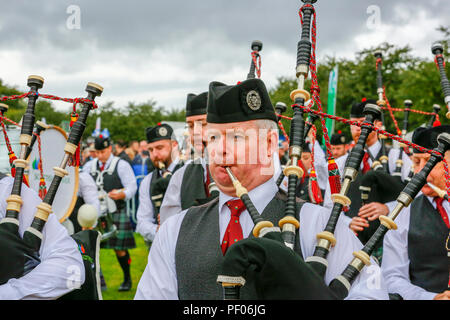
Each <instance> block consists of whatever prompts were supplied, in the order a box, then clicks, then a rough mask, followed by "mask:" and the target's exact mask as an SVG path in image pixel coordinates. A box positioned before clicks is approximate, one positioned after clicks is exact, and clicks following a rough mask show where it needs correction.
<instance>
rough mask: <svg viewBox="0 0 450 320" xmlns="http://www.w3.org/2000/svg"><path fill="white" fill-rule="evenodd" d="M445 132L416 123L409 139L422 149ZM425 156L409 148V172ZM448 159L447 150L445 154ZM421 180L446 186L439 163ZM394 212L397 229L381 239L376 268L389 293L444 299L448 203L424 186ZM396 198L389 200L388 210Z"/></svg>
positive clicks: (449, 246)
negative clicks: (391, 201)
mask: <svg viewBox="0 0 450 320" xmlns="http://www.w3.org/2000/svg"><path fill="white" fill-rule="evenodd" d="M442 132H447V133H450V126H449V125H444V126H438V127H431V128H423V127H419V128H417V129H416V130H415V131H414V134H413V137H412V142H413V143H415V144H418V145H420V146H422V147H424V148H427V149H434V148H435V147H436V146H437V140H436V138H437V136H438V135H439V134H440V133H442ZM429 158H430V154H428V153H423V152H421V151H419V150H416V149H414V154H413V155H412V160H413V163H414V172H415V173H417V172H419V171H420V170H422V168H423V167H424V166H425V164H426V163H427V161H428V159H429ZM445 160H446V161H447V163H448V162H450V151H447V152H446V153H445ZM427 182H428V183H431V184H433V185H435V186H437V187H438V188H440V189H442V190H446V189H447V188H446V185H445V168H444V161H441V162H439V163H438V164H437V165H436V166H435V167H434V168H433V170H432V171H431V172H430V174H429V175H428V177H427ZM421 191H422V194H419V195H418V196H417V197H416V198H415V199H414V200H413V202H412V203H411V204H410V205H409V206H408V207H407V208H404V209H403V210H402V211H401V212H400V214H399V215H398V217H397V219H396V220H395V223H396V224H397V226H398V229H397V230H392V231H389V232H388V233H387V234H386V237H385V238H384V245H383V263H382V271H383V274H384V275H385V279H386V283H387V286H388V291H389V293H393V294H394V293H395V294H398V295H400V296H401V297H402V298H403V299H405V300H431V299H434V300H450V290H449V288H450V277H449V261H450V243H449V235H450V223H449V217H450V216H449V214H450V205H449V203H448V201H447V200H444V199H442V198H440V197H438V194H437V193H436V192H435V191H434V190H433V189H432V188H431V187H430V186H429V185H428V184H425V186H424V187H423V188H422V190H421ZM395 204H396V202H394V203H389V205H388V207H389V209H390V210H392V209H393V208H394V207H395Z"/></svg>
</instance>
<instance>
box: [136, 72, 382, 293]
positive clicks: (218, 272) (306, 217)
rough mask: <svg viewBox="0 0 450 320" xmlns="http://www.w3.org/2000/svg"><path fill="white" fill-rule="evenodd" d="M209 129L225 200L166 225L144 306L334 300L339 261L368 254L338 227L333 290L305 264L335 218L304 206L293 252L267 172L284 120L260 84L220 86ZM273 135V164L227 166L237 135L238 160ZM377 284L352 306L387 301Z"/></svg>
mask: <svg viewBox="0 0 450 320" xmlns="http://www.w3.org/2000/svg"><path fill="white" fill-rule="evenodd" d="M250 91H253V92H256V93H257V95H258V97H259V101H261V104H260V105H259V108H254V105H251V107H250V106H249V104H248V102H247V100H246V99H243V97H244V98H245V97H246V96H247V94H248V92H250ZM250 103H251V102H250ZM207 121H208V148H207V149H208V156H209V164H210V170H211V175H212V177H213V178H214V181H215V183H216V185H217V186H218V188H219V196H218V197H217V198H215V199H214V200H212V201H210V202H209V203H206V204H203V205H200V206H196V207H191V208H190V209H187V210H184V211H182V212H181V213H179V214H176V215H174V216H172V217H170V218H169V219H167V220H166V221H165V222H164V223H163V224H162V225H161V227H160V228H159V231H158V232H157V233H156V237H155V239H154V241H153V243H152V247H151V249H150V253H149V257H148V265H147V267H146V269H145V271H144V273H143V275H142V277H141V280H140V282H139V285H138V288H137V291H136V296H135V299H138V300H141V299H175V300H178V299H180V300H184V299H194V300H195V299H216V300H220V299H224V298H227V299H228V298H237V297H239V298H241V299H248V298H251V299H285V298H289V299H302V298H304V299H308V298H309V299H334V296H333V294H332V292H331V291H330V290H329V289H328V287H327V281H331V279H332V278H333V277H334V275H336V276H337V275H338V272H340V271H341V270H338V269H340V268H339V267H338V266H337V261H340V259H342V257H345V256H347V257H349V258H350V257H351V252H352V250H359V249H360V248H361V244H360V243H359V241H358V240H357V239H356V238H355V237H354V236H353V235H352V233H351V231H350V230H349V229H348V228H347V227H346V226H345V225H344V224H342V223H339V222H338V225H337V227H336V228H337V230H338V232H337V233H336V234H337V240H338V242H337V245H336V247H335V248H334V250H333V252H332V253H331V254H330V256H329V260H330V268H329V269H328V270H327V275H326V277H325V279H326V280H325V281H324V280H323V279H322V278H320V277H319V276H317V275H316V273H315V272H314V271H313V270H312V269H311V268H310V267H309V266H308V265H307V264H306V263H305V262H304V260H303V258H302V257H304V256H310V255H312V254H313V250H314V246H315V243H316V233H318V232H320V231H322V227H323V226H324V225H325V223H326V220H327V217H328V216H329V212H328V210H327V209H325V208H323V207H320V206H316V205H313V204H310V203H304V202H298V201H295V203H294V206H295V208H294V216H295V217H296V220H297V221H301V226H300V229H299V230H300V232H296V235H295V238H294V246H293V247H294V250H292V249H290V248H289V247H287V246H286V245H285V240H284V239H283V238H282V235H281V232H280V231H281V230H280V228H279V227H278V222H279V220H280V219H282V218H284V217H285V214H284V211H285V208H286V206H287V196H286V194H284V193H283V192H280V191H279V189H278V187H277V186H276V181H275V179H274V178H273V170H272V174H269V175H261V172H260V169H261V168H262V167H263V166H269V167H270V164H271V162H272V161H273V159H272V156H271V155H272V154H273V153H272V152H271V150H270V149H271V148H275V147H276V146H277V144H278V141H277V140H278V134H277V127H276V124H277V118H276V116H275V112H274V108H273V106H272V104H271V102H270V99H269V97H268V93H267V89H266V87H265V85H264V83H263V82H262V81H261V80H259V79H249V80H244V81H242V82H240V83H239V84H237V85H225V84H223V83H219V82H212V83H210V87H209V95H208V111H207ZM269 125H270V126H272V128H273V129H272V130H269V132H268V136H267V137H265V138H264V139H267V140H268V141H267V144H266V145H267V148H269V150H267V152H266V153H265V154H266V155H267V157H269V158H268V159H266V158H264V159H259V160H258V162H257V164H251V165H249V164H238V163H236V162H234V161H231V162H228V163H225V160H224V159H225V158H226V157H227V154H229V157H231V158H232V154H231V152H232V151H231V150H233V148H229V147H227V142H229V141H228V140H227V138H226V137H227V135H226V134H225V133H226V132H227V131H228V132H230V130H231V132H234V134H233V135H232V137H233V139H232V140H233V141H235V140H237V141H238V142H237V143H238V145H237V148H238V150H237V154H243V153H244V154H247V155H248V153H249V152H250V146H251V145H253V146H254V145H258V143H257V141H253V140H250V141H249V143H247V144H243V143H242V144H241V143H240V142H243V141H244V140H245V139H243V137H244V135H243V133H241V131H242V130H244V132H245V129H246V128H247V129H253V130H254V129H257V128H258V127H264V128H266V127H267V126H269ZM300 137H303V135H300ZM254 138H256V137H254ZM241 139H243V140H241ZM239 141H240V142H239ZM241 148H242V149H241ZM219 153H220V154H219ZM223 153H225V154H223ZM219 155H220V156H219ZM267 160H270V161H269V164H267ZM263 164H264V165H263ZM238 195H239V196H238ZM236 221H237V222H236ZM255 223H256V224H255ZM228 230H229V231H230V233H229V235H227V233H228ZM230 236H234V237H235V238H233V237H230ZM218 239H219V241H218ZM193 243H195V245H192V244H193ZM246 257H247V258H246ZM263 257H265V258H263ZM194 260H195V262H194ZM258 266H259V267H261V268H262V271H261V272H258V273H256V274H255V273H253V272H252V271H251V270H255V267H258ZM368 276H369V274H364V273H363V274H361V276H360V277H359V279H358V283H359V284H358V285H356V286H354V287H353V288H352V290H351V292H352V294H351V295H350V296H349V298H350V299H351V298H362V297H365V298H369V299H387V298H388V296H387V292H386V289H385V288H384V284H383V281H381V289H367V284H366V283H365V281H367V278H368ZM293 277H294V278H295V279H293ZM299 281H300V282H301V284H299Z"/></svg>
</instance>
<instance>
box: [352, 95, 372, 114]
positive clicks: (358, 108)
mask: <svg viewBox="0 0 450 320" xmlns="http://www.w3.org/2000/svg"><path fill="white" fill-rule="evenodd" d="M368 103H370V104H377V101H376V100H373V99H366V98H362V100H361V102H355V103H353V105H352V108H351V110H350V118H364V117H365V115H364V107H365V106H366V104H368Z"/></svg>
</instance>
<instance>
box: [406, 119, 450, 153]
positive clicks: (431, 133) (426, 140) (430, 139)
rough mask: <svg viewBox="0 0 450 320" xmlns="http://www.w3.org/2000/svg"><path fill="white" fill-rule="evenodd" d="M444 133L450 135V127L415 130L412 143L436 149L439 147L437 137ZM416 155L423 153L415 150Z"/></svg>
mask: <svg viewBox="0 0 450 320" xmlns="http://www.w3.org/2000/svg"><path fill="white" fill-rule="evenodd" d="M443 132H447V133H450V125H444V126H437V127H431V128H425V127H419V128H417V129H416V130H414V133H413V136H412V143H415V144H418V145H419V146H421V147H424V148H427V149H430V150H431V149H434V148H436V147H437V146H438V143H437V136H438V135H440V134H441V133H443ZM414 153H421V152H420V151H419V150H416V149H414Z"/></svg>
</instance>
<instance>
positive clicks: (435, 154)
mask: <svg viewBox="0 0 450 320" xmlns="http://www.w3.org/2000/svg"><path fill="white" fill-rule="evenodd" d="M437 142H438V146H437V147H436V148H435V149H433V151H432V152H431V156H430V159H429V160H428V161H427V163H426V164H425V166H424V167H423V169H422V170H421V171H420V172H418V173H417V174H415V175H414V176H413V178H412V179H411V181H410V182H408V184H407V185H406V187H405V188H404V189H403V191H402V192H401V193H400V195H399V196H398V197H397V205H396V206H395V208H394V209H393V210H392V211H391V212H390V213H389V215H387V216H380V218H379V219H380V226H379V227H378V229H377V230H376V232H375V233H374V234H373V236H372V237H371V238H370V239H369V241H368V242H367V243H366V244H365V246H364V247H363V248H362V250H360V251H358V252H354V253H353V256H354V258H353V260H352V261H351V262H350V263H349V264H348V266H347V268H346V269H345V270H344V271H343V272H342V274H341V275H340V276H338V277H337V278H336V279H334V280H333V281H332V282H331V283H330V288H331V289H332V290H333V292H335V293H336V295H337V296H338V297H339V298H342V299H343V298H345V297H346V296H347V295H348V292H349V290H350V287H351V284H352V283H353V282H354V281H355V279H356V277H357V276H358V274H359V273H360V272H361V270H362V269H363V268H364V266H366V265H370V255H371V254H372V252H373V250H374V248H375V247H376V246H377V244H378V243H379V242H380V241H382V239H383V238H384V236H385V234H386V232H388V231H389V230H391V229H393V230H395V229H397V225H396V224H395V222H394V220H395V218H396V217H397V216H398V215H399V213H400V212H401V211H402V210H403V208H405V207H408V206H409V205H410V203H411V202H412V201H413V200H414V198H415V197H416V195H417V194H418V193H419V191H420V190H421V189H422V187H423V186H424V185H425V184H426V183H427V181H426V179H427V176H428V175H429V174H430V172H431V170H433V168H434V167H435V166H436V164H437V163H438V162H440V161H441V160H442V159H443V157H444V154H445V152H446V151H448V150H449V149H450V134H449V133H441V134H440V135H439V136H438V137H437Z"/></svg>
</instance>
